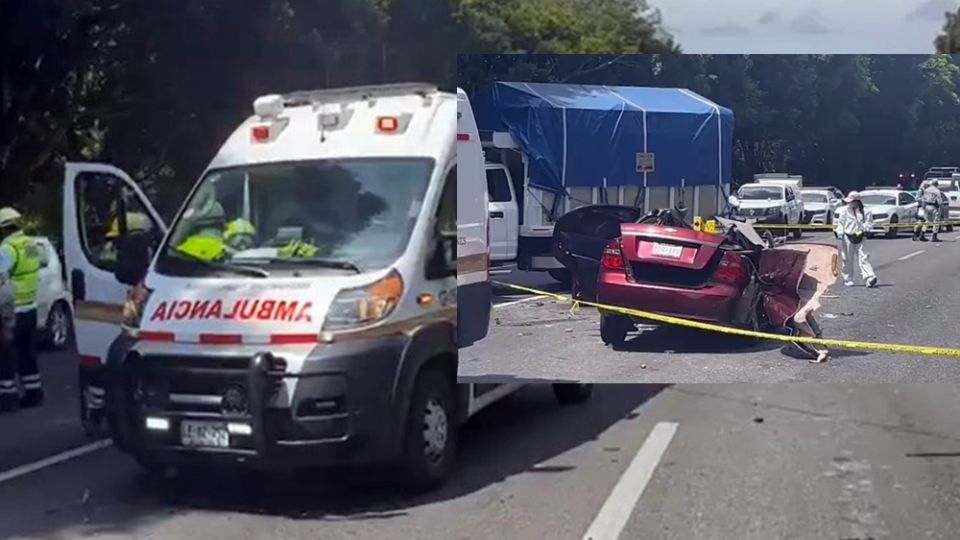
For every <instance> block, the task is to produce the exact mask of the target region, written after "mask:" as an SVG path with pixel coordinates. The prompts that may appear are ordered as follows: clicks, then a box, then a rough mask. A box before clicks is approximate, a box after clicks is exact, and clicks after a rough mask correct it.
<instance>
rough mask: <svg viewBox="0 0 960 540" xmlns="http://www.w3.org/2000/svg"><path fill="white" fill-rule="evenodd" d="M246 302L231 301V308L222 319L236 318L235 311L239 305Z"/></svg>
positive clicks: (238, 308)
mask: <svg viewBox="0 0 960 540" xmlns="http://www.w3.org/2000/svg"><path fill="white" fill-rule="evenodd" d="M246 303H247V301H246V300H239V301H237V302H234V303H233V309H231V310H230V313H227V315H226V316H225V317H224V319H236V318H238V317H237V312H238V311H239V310H240V307H241V306H242V305H244V304H246Z"/></svg>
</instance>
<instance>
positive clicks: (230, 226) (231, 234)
mask: <svg viewBox="0 0 960 540" xmlns="http://www.w3.org/2000/svg"><path fill="white" fill-rule="evenodd" d="M256 235H257V229H256V228H255V227H254V226H253V224H252V223H250V222H249V221H247V220H245V219H235V220H233V221H231V222H230V223H227V227H226V230H224V232H223V239H224V240H225V241H226V242H227V244H228V245H229V246H230V247H232V248H234V249H238V250H244V249H250V248H252V247H254V246H255V245H256V238H255V237H256Z"/></svg>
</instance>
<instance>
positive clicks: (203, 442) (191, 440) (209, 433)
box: [180, 420, 230, 448]
mask: <svg viewBox="0 0 960 540" xmlns="http://www.w3.org/2000/svg"><path fill="white" fill-rule="evenodd" d="M180 441H181V442H182V443H183V445H184V446H212V447H214V448H228V447H229V446H230V434H229V433H228V432H227V425H226V424H223V423H221V422H198V421H195V420H184V421H182V422H180Z"/></svg>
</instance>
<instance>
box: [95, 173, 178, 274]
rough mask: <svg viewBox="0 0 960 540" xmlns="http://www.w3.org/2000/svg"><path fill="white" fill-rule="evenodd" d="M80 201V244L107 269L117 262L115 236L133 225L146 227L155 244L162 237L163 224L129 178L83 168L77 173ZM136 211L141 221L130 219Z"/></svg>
mask: <svg viewBox="0 0 960 540" xmlns="http://www.w3.org/2000/svg"><path fill="white" fill-rule="evenodd" d="M77 193H78V194H79V201H78V204H79V205H80V208H81V218H80V221H81V223H80V231H81V238H80V241H81V244H82V246H81V247H82V248H83V252H84V254H85V255H86V257H87V260H88V261H90V263H91V264H93V265H94V266H96V267H97V268H100V269H101V270H105V271H108V272H113V270H114V267H115V265H116V260H117V253H116V240H117V238H118V237H119V235H120V234H122V233H123V232H125V231H128V230H130V229H131V227H136V228H138V229H139V228H143V227H145V228H146V231H144V232H147V233H149V234H151V235H152V237H153V238H152V244H154V246H155V245H156V243H158V242H159V240H160V238H161V234H160V233H161V231H162V228H161V227H160V224H159V223H157V222H156V221H155V220H154V219H153V217H152V216H151V215H150V212H149V211H147V209H146V208H145V207H144V205H143V202H142V201H141V200H140V198H139V197H138V196H137V195H136V193H134V191H133V190H132V189H130V187H129V186H127V184H126V182H124V181H123V179H121V178H120V177H118V176H114V175H112V174H110V173H103V172H84V173H80V174H79V175H78V176H77ZM131 214H135V215H137V216H138V219H140V220H142V224H133V223H129V222H128V221H127V216H129V215H131Z"/></svg>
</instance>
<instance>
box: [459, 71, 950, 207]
mask: <svg viewBox="0 0 960 540" xmlns="http://www.w3.org/2000/svg"><path fill="white" fill-rule="evenodd" d="M458 76H459V84H460V85H461V86H463V87H464V88H465V89H467V90H468V91H475V90H477V89H480V88H482V87H484V86H486V85H487V84H489V83H490V82H491V81H496V80H518V81H539V82H573V83H582V84H621V85H631V86H679V87H685V88H689V89H691V90H694V91H696V92H699V93H701V94H703V95H705V96H707V97H709V98H710V99H712V100H714V101H716V102H717V103H720V104H722V105H724V106H726V107H729V108H730V109H732V110H733V111H734V115H735V117H736V142H735V159H736V161H735V167H734V175H735V178H736V179H743V178H751V177H752V175H753V174H754V173H756V172H764V171H781V172H791V173H794V174H804V175H806V176H807V177H808V178H810V180H811V181H813V182H816V183H822V184H833V185H836V186H839V187H842V188H846V189H852V188H859V187H863V186H864V185H868V184H888V185H889V184H893V183H895V182H896V181H897V179H898V175H899V174H900V173H910V172H914V173H917V174H918V175H919V174H922V173H923V172H924V171H925V170H926V169H927V168H928V167H931V166H939V165H954V164H958V165H960V56H957V57H954V56H950V55H932V56H926V55H884V56H869V55H754V56H750V55H682V56H680V55H656V54H653V55H614V56H611V55H606V56H597V55H565V56H557V55H539V56H529V55H527V56H511V55H462V56H461V57H460V63H459V65H458Z"/></svg>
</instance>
